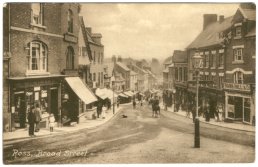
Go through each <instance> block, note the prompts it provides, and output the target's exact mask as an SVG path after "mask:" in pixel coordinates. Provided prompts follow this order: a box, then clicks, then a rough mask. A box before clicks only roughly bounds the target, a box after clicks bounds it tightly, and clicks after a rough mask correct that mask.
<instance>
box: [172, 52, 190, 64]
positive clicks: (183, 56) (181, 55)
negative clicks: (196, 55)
mask: <svg viewBox="0 0 258 167" xmlns="http://www.w3.org/2000/svg"><path fill="white" fill-rule="evenodd" d="M172 61H173V63H186V62H187V53H186V51H182V50H174V53H173V57H172Z"/></svg>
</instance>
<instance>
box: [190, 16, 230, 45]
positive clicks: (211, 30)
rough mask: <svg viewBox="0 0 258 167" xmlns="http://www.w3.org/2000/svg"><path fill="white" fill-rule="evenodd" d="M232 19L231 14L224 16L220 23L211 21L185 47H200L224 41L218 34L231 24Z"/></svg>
mask: <svg viewBox="0 0 258 167" xmlns="http://www.w3.org/2000/svg"><path fill="white" fill-rule="evenodd" d="M232 19H233V16H231V17H227V18H225V19H224V21H222V22H221V23H220V22H219V21H217V22H214V23H211V24H210V25H208V26H207V27H206V28H205V29H204V30H203V31H202V32H201V33H200V34H199V35H198V36H197V37H196V38H195V40H194V41H193V42H192V43H191V44H190V45H189V46H187V48H188V49H192V48H202V47H207V46H212V45H217V44H220V43H221V42H223V41H224V39H223V38H219V34H220V33H221V32H223V31H225V30H227V29H229V28H230V27H231V26H232V24H233V23H232Z"/></svg>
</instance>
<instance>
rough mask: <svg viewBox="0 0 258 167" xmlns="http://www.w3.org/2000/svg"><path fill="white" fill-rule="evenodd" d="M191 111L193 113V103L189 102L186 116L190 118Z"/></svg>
mask: <svg viewBox="0 0 258 167" xmlns="http://www.w3.org/2000/svg"><path fill="white" fill-rule="evenodd" d="M190 113H191V103H190V102H188V103H187V109H186V118H190Z"/></svg>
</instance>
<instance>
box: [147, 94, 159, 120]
mask: <svg viewBox="0 0 258 167" xmlns="http://www.w3.org/2000/svg"><path fill="white" fill-rule="evenodd" d="M149 104H151V107H152V117H155V118H157V117H160V106H159V97H158V96H154V97H151V98H150V100H149Z"/></svg>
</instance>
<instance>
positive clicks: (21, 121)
mask: <svg viewBox="0 0 258 167" xmlns="http://www.w3.org/2000/svg"><path fill="white" fill-rule="evenodd" d="M14 105H15V111H14V116H13V119H14V124H15V127H16V128H25V125H26V108H25V94H24V92H16V93H14Z"/></svg>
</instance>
